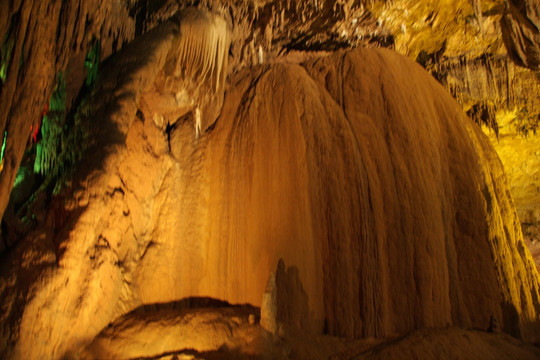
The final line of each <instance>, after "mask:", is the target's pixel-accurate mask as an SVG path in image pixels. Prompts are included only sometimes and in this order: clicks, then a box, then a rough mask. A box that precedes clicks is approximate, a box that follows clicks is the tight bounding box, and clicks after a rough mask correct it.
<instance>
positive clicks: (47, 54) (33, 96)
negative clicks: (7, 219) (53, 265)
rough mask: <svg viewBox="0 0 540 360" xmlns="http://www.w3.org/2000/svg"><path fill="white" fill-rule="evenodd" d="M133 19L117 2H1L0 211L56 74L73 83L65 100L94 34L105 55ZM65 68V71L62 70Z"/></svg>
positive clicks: (126, 35)
mask: <svg viewBox="0 0 540 360" xmlns="http://www.w3.org/2000/svg"><path fill="white" fill-rule="evenodd" d="M133 35H134V22H133V21H132V19H130V18H129V16H128V12H127V10H126V9H125V8H124V7H123V6H122V4H121V2H119V1H107V2H101V1H93V0H92V1H86V0H85V1H81V0H69V1H53V2H49V1H39V0H35V1H34V0H24V1H20V0H19V1H2V2H1V3H0V36H1V38H0V39H1V41H3V43H2V44H1V45H2V48H1V52H2V53H3V54H2V64H0V65H2V66H4V57H5V56H6V54H7V51H6V49H7V48H9V47H10V46H7V47H6V48H5V47H4V45H6V44H8V45H9V44H10V43H11V44H12V46H13V47H12V51H11V52H10V53H11V56H10V57H6V59H7V61H6V62H5V74H6V77H5V79H3V80H2V81H0V129H2V131H1V135H0V139H2V140H3V138H4V131H6V132H7V135H8V136H7V141H6V152H5V160H4V167H3V170H2V171H1V173H0V174H1V176H0V214H2V215H3V214H4V210H5V208H6V206H7V203H8V200H9V194H10V191H11V188H12V186H13V181H14V180H15V175H16V173H17V169H18V168H19V164H20V162H21V159H22V156H23V153H24V150H25V148H26V145H27V141H28V139H29V138H30V136H31V132H32V131H31V129H30V127H31V126H34V127H35V126H36V125H37V124H39V123H40V122H41V113H42V111H43V108H44V107H45V104H47V103H48V101H49V97H50V95H51V93H52V89H53V86H54V80H55V75H56V73H57V72H58V71H64V72H65V73H66V74H65V75H66V78H68V79H69V80H70V84H71V86H72V87H73V88H72V89H69V90H70V92H69V101H71V100H72V99H73V98H74V97H75V96H76V95H77V91H78V89H79V88H80V86H81V84H82V82H83V80H84V76H85V75H84V71H83V63H84V59H85V54H86V52H87V51H88V49H89V47H90V46H91V45H92V43H93V41H94V40H95V39H99V40H100V42H101V49H102V51H101V54H102V57H103V58H105V57H107V56H109V55H110V54H111V53H113V52H114V51H116V50H117V49H119V48H120V47H121V46H122V45H123V44H124V42H128V41H131V40H132V39H133ZM66 70H67V71H66Z"/></svg>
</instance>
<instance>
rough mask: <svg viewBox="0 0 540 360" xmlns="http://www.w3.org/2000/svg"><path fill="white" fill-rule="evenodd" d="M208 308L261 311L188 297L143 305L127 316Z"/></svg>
mask: <svg viewBox="0 0 540 360" xmlns="http://www.w3.org/2000/svg"><path fill="white" fill-rule="evenodd" d="M208 308H211V309H217V308H232V309H245V310H248V311H252V312H257V314H260V309H259V308H258V307H255V306H252V305H250V304H239V305H238V304H237V305H232V304H230V303H229V302H227V301H224V300H219V299H214V298H210V297H187V298H184V299H181V300H177V301H173V302H168V303H154V304H145V305H141V306H139V307H138V308H136V309H135V310H133V311H131V312H130V313H129V314H128V315H126V316H130V315H132V314H144V313H151V312H160V311H168V310H185V309H189V310H192V309H208Z"/></svg>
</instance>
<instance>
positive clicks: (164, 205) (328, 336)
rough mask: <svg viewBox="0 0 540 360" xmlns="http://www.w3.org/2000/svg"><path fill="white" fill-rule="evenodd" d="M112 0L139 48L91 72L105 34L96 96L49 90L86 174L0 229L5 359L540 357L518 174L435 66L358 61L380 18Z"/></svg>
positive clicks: (393, 57) (0, 343)
mask: <svg viewBox="0 0 540 360" xmlns="http://www.w3.org/2000/svg"><path fill="white" fill-rule="evenodd" d="M75 3H77V2H75ZM21 4H22V3H21ZM21 4H17V5H21ZM29 4H33V2H28V3H24V4H22V5H21V7H20V8H21V9H26V6H30V5H29ZM72 4H73V3H72V2H69V1H68V2H64V3H63V5H62V6H61V7H59V8H58V9H56V10H55V9H53V8H52V7H51V8H50V9H49V11H52V12H53V14H56V15H57V16H59V18H61V19H64V20H63V21H67V20H66V18H63V17H62V16H67V19H71V17H70V16H68V15H62V14H69V13H70V11H71V10H69V9H71V8H70V6H72ZM115 4H116V5H108V6H112V7H113V8H115V6H116V7H117V8H116V9H117V10H118V11H119V12H118V13H119V14H120V15H119V16H120V18H122V17H123V16H127V17H128V18H130V19H132V23H129V24H128V25H129V26H130V28H129V29H130V30H129V31H130V32H129V33H130V34H133V36H134V37H135V39H134V40H133V41H131V42H130V43H129V44H125V45H124V46H122V48H121V49H120V48H119V47H118V48H117V49H116V51H114V54H112V55H111V56H109V57H107V59H106V60H105V61H103V62H99V75H98V76H97V77H96V76H94V75H95V74H93V73H91V72H90V71H88V74H90V75H88V74H86V73H85V72H83V71H82V70H80V69H85V68H84V67H82V64H83V63H84V61H82V60H85V59H86V61H87V62H89V63H90V64H93V61H92V59H95V58H96V56H94V55H92V54H95V53H92V51H90V50H91V49H95V48H96V47H95V46H96V45H95V44H96V43H97V42H96V40H95V39H94V40H93V41H90V40H89V42H88V44H91V46H90V47H89V51H87V52H86V55H84V53H85V52H84V51H82V52H81V54H82V55H83V56H81V58H80V60H81V63H80V64H79V65H81V67H77V69H79V70H76V71H75V72H76V73H78V75H77V76H75V75H73V76H72V77H75V78H77V79H78V80H77V81H78V82H79V83H86V81H90V80H88V79H97V81H93V80H92V81H90V83H92V86H91V87H89V88H87V91H86V92H83V91H81V92H79V94H78V95H74V92H76V91H74V90H71V92H70V90H69V89H70V87H73V88H77V86H76V85H74V81H71V82H69V81H67V82H66V86H65V89H64V88H63V87H62V86H56V85H54V86H53V85H52V84H51V85H50V86H51V87H52V89H53V90H54V92H53V93H54V94H57V95H58V94H63V91H65V92H66V96H65V98H66V100H65V101H66V104H67V105H66V106H67V108H66V110H65V111H66V113H67V115H66V117H65V118H63V119H64V120H63V121H65V122H66V124H71V125H69V126H67V127H66V128H65V129H75V130H78V131H82V130H84V137H83V139H84V142H85V144H84V147H81V149H84V150H82V154H81V156H80V159H79V158H78V160H77V161H75V162H74V164H73V168H72V169H71V171H72V176H71V177H70V178H69V179H68V181H64V179H63V178H62V179H60V178H57V177H52V176H48V177H47V176H45V175H44V176H43V178H39V177H36V178H35V181H38V182H39V181H42V183H41V185H39V184H38V185H36V186H34V187H35V189H34V190H29V191H28V194H29V198H28V200H24V199H22V200H21V199H19V200H17V203H24V204H23V205H22V207H21V209H23V210H24V211H25V214H28V216H26V217H25V218H24V219H20V223H17V222H16V221H15V222H14V223H13V225H9V226H7V225H6V226H4V227H5V228H6V233H8V234H15V235H13V238H14V239H15V240H14V241H13V242H12V243H10V246H9V247H8V249H7V251H6V252H4V254H2V256H3V258H2V262H1V264H0V299H1V301H0V303H1V304H2V311H1V312H0V357H2V358H8V359H39V358H51V359H64V358H80V359H95V358H126V359H128V358H156V359H161V358H175V357H176V358H178V357H180V358H200V359H211V358H224V359H253V358H259V359H326V358H329V357H333V358H365V359H390V358H395V357H396V356H398V355H403V354H407V356H410V357H415V358H419V359H430V358H433V357H434V356H439V355H440V356H444V354H447V356H449V357H456V358H469V357H471V356H473V357H479V358H483V357H485V358H490V357H493V356H498V357H500V358H502V359H513V358H516V357H517V358H524V359H535V358H538V357H539V356H540V351H539V350H538V349H537V348H535V347H534V346H531V345H527V343H528V342H529V343H530V342H538V341H540V338H539V334H540V275H539V274H538V271H537V269H536V267H535V264H534V262H533V259H532V257H531V254H530V252H529V251H528V249H527V248H526V246H525V244H524V241H523V236H522V233H521V226H520V222H519V219H518V217H517V214H516V209H515V207H514V204H513V200H512V196H511V194H510V191H509V185H508V182H507V177H506V175H505V173H504V171H503V167H502V164H501V161H500V160H499V158H498V156H497V154H496V153H495V151H494V150H493V147H492V145H491V144H490V141H489V139H488V138H487V137H486V136H485V135H484V134H483V133H482V131H481V129H480V127H479V126H478V125H477V124H475V123H474V121H472V120H471V119H470V118H469V117H468V116H467V115H466V114H465V113H464V112H463V111H462V109H461V108H460V105H459V104H458V103H457V102H456V101H455V99H453V98H452V96H451V95H450V94H448V92H447V91H446V90H445V89H444V87H443V86H441V84H439V83H438V82H437V81H436V80H435V79H433V78H432V77H431V76H430V75H429V74H428V73H427V72H426V71H425V69H423V68H422V66H420V65H419V64H418V63H415V62H413V61H411V60H410V59H407V58H406V57H405V56H402V55H399V54H397V53H396V52H394V51H391V50H387V49H373V48H368V47H365V46H360V45H361V44H362V43H364V44H373V43H377V44H382V43H384V42H385V41H387V40H388V39H391V36H390V35H388V33H387V32H385V31H386V30H384V29H383V28H382V26H381V22H377V21H376V18H374V17H373V14H374V13H372V12H371V10H373V11H375V10H376V9H375V7H373V8H371V10H369V9H368V8H367V7H364V6H363V5H362V4H356V3H355V2H352V1H338V2H334V3H332V4H330V3H329V2H326V1H313V2H311V1H310V2H296V3H293V2H287V1H282V2H280V1H275V2H274V1H266V2H260V1H247V2H241V1H236V2H235V1H230V2H217V1H216V2H208V3H206V2H205V3H201V4H198V7H192V6H191V7H190V6H184V5H187V4H183V3H180V2H176V1H160V2H159V4H160V6H158V5H156V4H157V3H154V5H151V2H149V1H126V2H118V3H115ZM190 5H193V4H190ZM36 6H39V5H37V3H36ZM6 7H7V5H6ZM11 7H12V5H11V4H10V5H9V11H11V12H12V11H13V9H12V8H11ZM107 9H108V8H107ZM475 9H476V10H477V11H478V6H477V7H476V8H475ZM68 10H69V11H68ZM83 10H84V9H83ZM177 10H179V11H177ZM247 10H253V12H250V15H246V13H247ZM54 11H57V12H54ZM81 13H82V14H101V13H100V12H97V13H93V12H92V11H90V12H87V11H81ZM77 14H79V13H78V12H77ZM73 16H75V15H73ZM77 16H78V15H77ZM94 16H98V15H94ZM321 16H324V18H325V19H337V20H339V21H336V22H331V21H328V22H321V21H319V20H320V19H321ZM90 18H92V16H90V15H89V19H90ZM99 18H100V17H99V16H98V17H96V18H95V19H99ZM352 19H356V21H354V22H353V21H352ZM70 21H71V20H70ZM96 21H97V20H96ZM62 23H63V22H62ZM291 24H299V25H300V26H299V27H298V28H296V30H290V28H289V26H288V25H291ZM126 26H127V25H126ZM98 28H99V27H98ZM373 28H375V29H376V31H377V34H378V35H377V36H371V37H370V36H364V35H362V33H361V31H363V30H366V31H367V30H368V29H372V30H373ZM362 29H363V30H362ZM43 31H46V30H45V29H44V30H43ZM131 31H132V32H131ZM295 31H296V32H295ZM374 31H375V30H374ZM46 33H47V34H49V33H48V32H46ZM105 33H108V32H107V31H105ZM76 34H77V33H76V32H75V35H76ZM112 34H115V33H114V32H113V31H111V32H110V36H113V35H112ZM351 34H352V35H351ZM49 35H50V34H49ZM113 37H114V36H113ZM351 39H352V40H351ZM353 40H354V41H353ZM398 40H399V39H398ZM82 43H84V44H86V42H82ZM352 45H355V46H358V47H357V48H356V49H353V50H350V49H348V48H349V47H351V46H352ZM36 46H37V45H36ZM61 49H63V48H61ZM71 49H73V48H71ZM78 49H79V48H78ZM111 49H112V48H111ZM279 49H285V50H284V51H283V53H281V52H280V51H277V50H279ZM340 49H341V50H340ZM321 50H325V51H321ZM62 51H63V50H62ZM65 51H66V55H65V56H66V57H67V58H70V56H72V55H73V54H77V53H79V52H80V51H81V50H77V51H75V52H72V51H74V50H65ZM110 53H112V50H111V52H110ZM98 54H99V53H98ZM102 54H103V52H102ZM105 54H107V55H103V56H108V54H109V53H108V52H107V51H105ZM97 57H98V58H99V57H100V55H97ZM8 68H10V69H13V65H9V66H8ZM86 68H87V69H88V68H92V69H95V67H93V65H92V66H87V67H86ZM79 72H80V73H79ZM28 74H31V73H23V72H21V75H20V76H21V79H23V80H20V81H23V82H24V81H28V84H30V83H31V81H30V80H29V79H30V78H29V75H28ZM83 74H84V75H85V76H82V75H83ZM6 79H7V80H6V83H5V84H6V85H5V86H6V87H3V88H2V89H0V91H1V93H0V94H1V96H2V101H4V99H7V98H9V99H10V100H9V101H13V103H12V105H10V106H15V107H17V106H20V103H18V102H17V101H15V100H16V97H12V95H10V96H7V95H5V94H11V93H9V92H8V93H6V92H5V91H6V90H5V89H7V86H13V87H15V88H17V86H18V85H17V82H16V78H14V77H13V75H8V77H7V78H6ZM85 79H86V80H85ZM10 81H11V82H12V83H11V84H12V85H8V84H9V82H10ZM60 83H61V82H60ZM70 84H71V85H70ZM16 85H17V86H16ZM3 86H4V85H3ZM44 86H45V85H44ZM47 86H49V85H47ZM47 86H45V87H47ZM37 89H42V88H37ZM63 89H64V90H63ZM21 91H22V90H21ZM36 91H38V90H36ZM70 94H71V95H70ZM53 98H56V97H53ZM62 98H63V97H62ZM68 99H71V100H68ZM83 100H84V101H83ZM71 101H73V105H70V102H71ZM81 104H83V105H84V106H82V105H81ZM68 108H70V109H71V110H67V109H68ZM75 108H76V109H79V108H81V109H91V111H90V110H89V111H84V116H83V117H80V118H79V117H77V116H78V115H77V114H78V113H79V111H78V110H77V111H75V110H73V109H75ZM49 110H50V109H49ZM32 111H37V110H36V109H33V110H32ZM81 112H83V111H82V110H81ZM74 113H75V114H74ZM69 114H71V115H69ZM70 116H71V117H70ZM6 119H8V120H9V121H10V123H11V124H12V125H10V126H15V124H17V126H20V127H22V126H26V125H27V124H25V123H24V122H23V121H22V120H20V121H21V123H20V124H19V123H18V121H19V120H17V119H19V117H17V116H12V117H6ZM77 119H78V120H77ZM25 121H26V120H25ZM77 121H79V122H77ZM76 124H81V127H78V126H77V125H76ZM70 126H71V127H70ZM9 139H10V138H9V137H8V142H7V146H6V149H7V150H6V151H10V154H11V155H10V156H12V157H13V156H15V155H13V154H14V150H13V149H12V148H10V146H13V143H11V145H10V141H13V140H9ZM25 139H26V138H25ZM25 141H26V140H25ZM37 141H38V142H39V141H40V140H39V137H38V139H37ZM30 144H31V145H29V149H28V150H27V155H26V156H25V159H26V160H25V161H27V162H28V164H32V160H33V158H32V156H31V154H32V151H33V150H32V149H35V147H36V146H37V145H36V144H34V143H32V142H30ZM40 144H44V142H42V143H40ZM25 146H26V144H25ZM28 154H30V155H28ZM6 164H9V166H8V167H6V168H5V169H8V170H5V171H6V172H5V173H2V176H4V175H5V176H6V177H8V176H14V173H13V171H14V168H15V164H16V161H13V158H12V159H11V160H10V161H9V162H6ZM28 164H26V163H24V165H25V166H24V168H25V169H29V166H28ZM25 171H26V170H25ZM60 180H61V181H60ZM6 181H7V180H6ZM2 184H4V183H2ZM2 186H4V185H2ZM6 186H7V185H6ZM28 187H29V188H32V187H31V186H30V185H28ZM18 194H20V193H18ZM2 201H4V198H2ZM13 201H14V200H10V203H11V205H8V202H7V200H5V203H6V204H5V205H6V206H8V209H12V208H11V206H13V204H14V202H13ZM19 214H21V211H19V212H18V213H17V214H15V215H17V216H18V215H19ZM12 215H13V214H12ZM2 231H4V229H2ZM472 329H474V330H472ZM434 354H435V355H434Z"/></svg>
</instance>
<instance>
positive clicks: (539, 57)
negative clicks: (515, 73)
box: [501, 0, 540, 70]
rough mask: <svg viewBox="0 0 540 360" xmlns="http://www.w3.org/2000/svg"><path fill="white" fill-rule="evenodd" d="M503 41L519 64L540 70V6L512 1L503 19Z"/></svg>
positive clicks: (527, 2)
mask: <svg viewBox="0 0 540 360" xmlns="http://www.w3.org/2000/svg"><path fill="white" fill-rule="evenodd" d="M501 25H502V31H503V39H504V41H505V44H506V48H507V49H508V53H509V55H510V56H511V57H512V60H514V61H515V62H516V63H517V64H519V65H521V66H525V67H528V68H531V69H535V70H539V69H540V4H539V3H538V1H530V0H528V1H517V0H511V1H508V3H507V8H506V11H505V14H504V17H503V19H502V23H501Z"/></svg>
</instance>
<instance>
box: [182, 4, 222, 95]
mask: <svg viewBox="0 0 540 360" xmlns="http://www.w3.org/2000/svg"><path fill="white" fill-rule="evenodd" d="M178 19H179V23H180V37H179V42H178V44H177V46H178V47H179V48H180V52H179V53H180V56H179V58H178V61H177V64H176V71H175V73H183V75H184V77H185V78H186V79H191V80H192V81H199V82H201V83H202V82H204V81H206V80H210V82H211V84H212V87H213V90H214V91H215V92H217V91H218V90H219V89H221V88H222V87H223V84H224V82H225V78H226V69H227V63H228V50H229V46H230V42H231V40H230V30H229V27H228V25H227V22H226V21H225V19H223V17H221V16H219V15H217V14H214V13H210V12H207V11H203V10H199V9H195V8H187V9H185V10H183V11H181V12H180V13H179V15H178Z"/></svg>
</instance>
